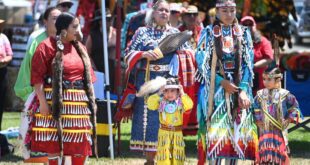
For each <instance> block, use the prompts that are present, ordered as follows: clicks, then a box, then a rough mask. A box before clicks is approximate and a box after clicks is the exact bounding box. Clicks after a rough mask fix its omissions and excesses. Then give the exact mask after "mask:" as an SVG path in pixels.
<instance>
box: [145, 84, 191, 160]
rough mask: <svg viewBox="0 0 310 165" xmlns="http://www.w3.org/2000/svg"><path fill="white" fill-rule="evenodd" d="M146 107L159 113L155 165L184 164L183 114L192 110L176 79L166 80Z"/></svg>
mask: <svg viewBox="0 0 310 165" xmlns="http://www.w3.org/2000/svg"><path fill="white" fill-rule="evenodd" d="M157 85H158V83H157ZM147 106H148V109H149V110H157V111H158V112H159V121H160V128H159V132H158V145H157V152H156V160H157V164H159V165H161V164H162V165H170V164H171V165H172V164H173V165H177V164H184V161H185V151H184V148H185V143H184V140H183V134H182V124H183V113H184V112H185V111H188V110H190V109H192V108H193V101H192V100H191V98H190V97H189V96H188V95H187V94H185V93H184V91H183V87H182V86H181V85H180V84H179V82H178V80H177V79H175V78H168V79H167V80H166V84H165V85H164V86H162V87H161V90H160V92H159V93H156V94H153V95H151V96H150V97H149V98H148V100H147Z"/></svg>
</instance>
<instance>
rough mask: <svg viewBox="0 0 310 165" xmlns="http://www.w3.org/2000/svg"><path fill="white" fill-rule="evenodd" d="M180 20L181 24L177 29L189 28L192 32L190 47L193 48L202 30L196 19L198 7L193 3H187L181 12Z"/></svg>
mask: <svg viewBox="0 0 310 165" xmlns="http://www.w3.org/2000/svg"><path fill="white" fill-rule="evenodd" d="M182 20H183V24H182V25H181V26H180V27H179V30H180V31H184V30H189V31H192V32H193V35H192V38H191V40H190V43H191V45H192V48H193V49H194V50H195V49H196V46H197V43H198V39H199V35H200V31H201V30H202V27H201V25H200V23H199V21H198V8H197V7H196V6H194V5H189V6H188V7H187V8H186V9H185V10H184V12H183V13H182Z"/></svg>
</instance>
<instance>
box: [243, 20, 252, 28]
mask: <svg viewBox="0 0 310 165" xmlns="http://www.w3.org/2000/svg"><path fill="white" fill-rule="evenodd" d="M242 25H243V26H249V27H252V26H254V23H253V22H252V21H245V22H243V23H242Z"/></svg>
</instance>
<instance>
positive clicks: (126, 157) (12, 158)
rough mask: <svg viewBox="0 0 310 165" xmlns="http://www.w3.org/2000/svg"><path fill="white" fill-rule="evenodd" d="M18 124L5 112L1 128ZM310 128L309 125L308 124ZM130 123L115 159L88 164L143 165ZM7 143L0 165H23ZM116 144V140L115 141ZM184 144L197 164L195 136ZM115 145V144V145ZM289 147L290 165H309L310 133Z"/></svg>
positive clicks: (301, 133)
mask: <svg viewBox="0 0 310 165" xmlns="http://www.w3.org/2000/svg"><path fill="white" fill-rule="evenodd" d="M19 123H20V113H18V112H6V113H4V116H3V123H2V125H3V126H2V128H3V130H4V129H7V128H9V127H18V126H19ZM308 126H310V124H308ZM130 129H131V123H123V124H122V125H121V133H122V137H121V145H120V150H121V152H120V154H119V155H118V153H117V149H116V151H115V159H114V160H111V159H110V158H100V159H99V160H98V161H97V160H96V159H94V158H90V159H89V160H88V164H90V165H93V164H100V165H102V164H103V165H126V164H128V165H139V164H143V162H144V156H143V154H142V153H140V152H131V151H130V150H129V140H130ZM9 142H10V143H12V144H13V145H15V146H16V148H15V153H14V155H7V156H5V157H3V158H2V159H1V160H0V164H10V165H11V164H23V158H22V156H21V155H22V153H21V148H20V146H21V144H20V141H19V140H17V139H9ZM116 142H117V140H116ZM185 143H186V154H187V160H186V164H197V158H196V154H197V149H196V136H190V137H185ZM116 145H117V144H116ZM289 145H290V148H291V153H292V154H291V164H292V165H294V164H296V165H307V164H310V132H307V131H305V130H304V129H303V128H299V129H297V130H295V131H293V132H292V133H290V134H289ZM239 164H242V165H243V164H251V163H250V162H249V161H245V162H244V161H242V162H241V161H240V162H239Z"/></svg>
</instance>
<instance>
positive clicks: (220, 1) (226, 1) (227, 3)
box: [215, 0, 237, 7]
mask: <svg viewBox="0 0 310 165" xmlns="http://www.w3.org/2000/svg"><path fill="white" fill-rule="evenodd" d="M236 6H237V5H236V3H235V1H234V0H217V2H216V5H215V7H236Z"/></svg>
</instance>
